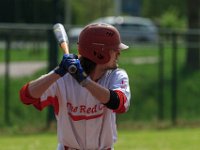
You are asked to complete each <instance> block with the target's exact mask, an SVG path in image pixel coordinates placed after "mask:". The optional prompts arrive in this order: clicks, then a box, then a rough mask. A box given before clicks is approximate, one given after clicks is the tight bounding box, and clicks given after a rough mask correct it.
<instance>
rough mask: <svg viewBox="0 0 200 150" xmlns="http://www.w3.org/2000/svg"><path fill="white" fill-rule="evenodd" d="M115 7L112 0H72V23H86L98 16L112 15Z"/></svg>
mask: <svg viewBox="0 0 200 150" xmlns="http://www.w3.org/2000/svg"><path fill="white" fill-rule="evenodd" d="M113 7H114V6H113V1H110V0H96V1H91V0H82V1H79V0H73V1H72V0H71V9H72V24H78V25H85V24H88V23H89V22H91V21H92V20H94V19H96V18H98V17H102V16H107V15H111V14H113V13H112V12H113V9H114V8H113Z"/></svg>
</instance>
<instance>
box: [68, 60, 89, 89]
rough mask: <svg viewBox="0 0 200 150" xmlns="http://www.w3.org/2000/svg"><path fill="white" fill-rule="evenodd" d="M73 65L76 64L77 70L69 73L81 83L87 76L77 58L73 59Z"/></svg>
mask: <svg viewBox="0 0 200 150" xmlns="http://www.w3.org/2000/svg"><path fill="white" fill-rule="evenodd" d="M74 65H75V66H76V68H77V70H76V72H75V73H70V74H71V75H72V76H73V77H74V79H76V81H77V82H78V83H79V84H81V85H82V82H83V81H84V80H85V79H86V78H87V74H86V73H85V71H84V70H83V68H82V66H81V64H80V60H79V59H75V63H74Z"/></svg>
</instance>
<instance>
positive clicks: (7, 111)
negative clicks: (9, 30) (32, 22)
mask: <svg viewBox="0 0 200 150" xmlns="http://www.w3.org/2000/svg"><path fill="white" fill-rule="evenodd" d="M4 84H5V90H4V121H5V123H6V124H7V125H9V124H10V91H9V86H10V37H9V35H7V36H6V49H5V81H4Z"/></svg>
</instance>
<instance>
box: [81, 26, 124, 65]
mask: <svg viewBox="0 0 200 150" xmlns="http://www.w3.org/2000/svg"><path fill="white" fill-rule="evenodd" d="M127 48H128V46H127V45H125V44H123V43H121V39H120V34H119V32H118V30H117V29H116V28H115V27H114V26H112V25H109V24H104V23H94V24H89V25H87V26H86V27H85V28H84V29H83V30H82V31H81V33H80V35H79V39H78V51H79V54H80V55H81V56H83V57H86V58H88V59H90V60H92V61H93V62H95V63H97V64H105V63H107V62H108V61H109V60H110V54H109V50H122V49H127Z"/></svg>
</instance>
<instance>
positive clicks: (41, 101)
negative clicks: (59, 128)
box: [19, 82, 59, 114]
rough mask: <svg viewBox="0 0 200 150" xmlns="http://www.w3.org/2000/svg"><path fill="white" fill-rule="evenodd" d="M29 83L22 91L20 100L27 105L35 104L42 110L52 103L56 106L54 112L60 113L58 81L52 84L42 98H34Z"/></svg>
mask: <svg viewBox="0 0 200 150" xmlns="http://www.w3.org/2000/svg"><path fill="white" fill-rule="evenodd" d="M28 86H29V83H27V84H25V85H24V86H23V87H22V88H21V90H20V92H19V95H20V100H21V101H22V103H24V104H26V105H33V106H34V107H35V108H37V109H38V110H42V109H43V108H45V107H47V106H49V105H52V106H53V107H54V112H55V113H56V114H57V113H58V106H59V105H58V98H57V96H56V82H55V83H54V84H52V85H51V86H50V87H49V88H48V89H47V90H46V91H45V92H44V93H43V94H42V96H41V97H40V98H38V99H36V98H33V97H32V96H31V95H30V94H29V91H28Z"/></svg>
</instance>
